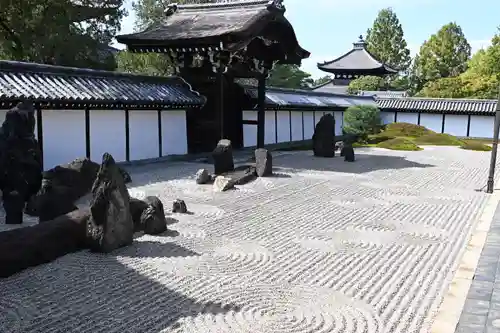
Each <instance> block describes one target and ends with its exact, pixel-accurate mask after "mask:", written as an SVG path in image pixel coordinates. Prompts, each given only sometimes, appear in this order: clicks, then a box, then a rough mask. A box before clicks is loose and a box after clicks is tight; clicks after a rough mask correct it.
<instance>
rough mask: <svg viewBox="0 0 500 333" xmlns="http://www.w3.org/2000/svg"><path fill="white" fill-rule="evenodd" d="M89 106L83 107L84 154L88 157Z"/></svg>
mask: <svg viewBox="0 0 500 333" xmlns="http://www.w3.org/2000/svg"><path fill="white" fill-rule="evenodd" d="M90 146H91V143H90V108H89V107H88V106H87V107H85V156H86V157H87V158H88V159H90Z"/></svg>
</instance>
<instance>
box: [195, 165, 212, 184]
mask: <svg viewBox="0 0 500 333" xmlns="http://www.w3.org/2000/svg"><path fill="white" fill-rule="evenodd" d="M211 180H212V177H211V176H210V174H209V173H208V171H207V169H200V170H198V171H197V172H196V184H199V185H201V184H207V183H210V181H211Z"/></svg>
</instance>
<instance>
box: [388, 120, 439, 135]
mask: <svg viewBox="0 0 500 333" xmlns="http://www.w3.org/2000/svg"><path fill="white" fill-rule="evenodd" d="M431 133H436V132H434V131H431V130H430V129H428V128H425V127H424V126H420V125H415V124H409V123H392V124H388V125H387V126H386V127H385V130H384V131H383V132H382V134H383V135H385V136H392V137H398V136H407V137H412V138H418V137H420V136H423V135H425V134H431Z"/></svg>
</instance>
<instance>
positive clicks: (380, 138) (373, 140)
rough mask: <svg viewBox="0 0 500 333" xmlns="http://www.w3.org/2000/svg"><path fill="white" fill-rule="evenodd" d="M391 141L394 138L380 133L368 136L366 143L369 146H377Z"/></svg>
mask: <svg viewBox="0 0 500 333" xmlns="http://www.w3.org/2000/svg"><path fill="white" fill-rule="evenodd" d="M391 139H394V137H393V136H389V135H385V133H380V134H374V135H369V136H368V139H367V140H366V141H367V142H368V143H369V144H378V143H381V142H384V141H387V140H391Z"/></svg>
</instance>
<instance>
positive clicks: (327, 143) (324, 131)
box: [312, 113, 335, 157]
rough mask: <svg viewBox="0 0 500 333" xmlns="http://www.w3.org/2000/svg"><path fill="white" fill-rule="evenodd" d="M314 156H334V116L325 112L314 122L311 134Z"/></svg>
mask: <svg viewBox="0 0 500 333" xmlns="http://www.w3.org/2000/svg"><path fill="white" fill-rule="evenodd" d="M312 139H313V152H314V156H319V157H334V156H335V118H334V116H333V115H331V114H329V113H327V114H325V115H324V116H323V117H321V119H320V120H319V122H318V123H317V124H316V127H315V128H314V134H313V137H312Z"/></svg>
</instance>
